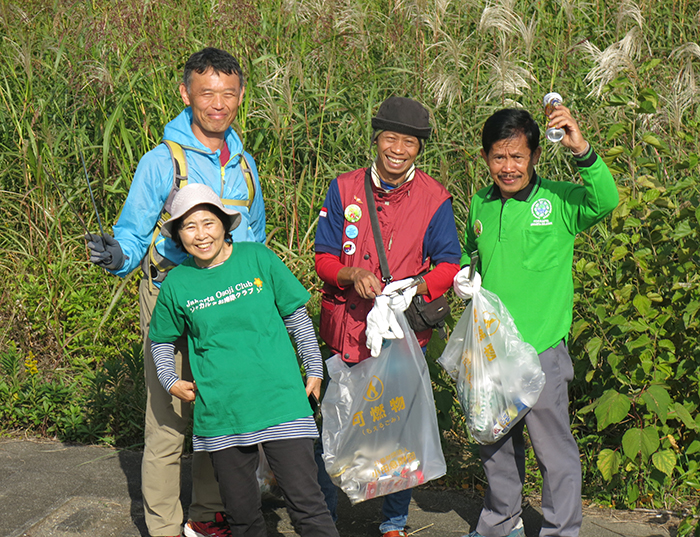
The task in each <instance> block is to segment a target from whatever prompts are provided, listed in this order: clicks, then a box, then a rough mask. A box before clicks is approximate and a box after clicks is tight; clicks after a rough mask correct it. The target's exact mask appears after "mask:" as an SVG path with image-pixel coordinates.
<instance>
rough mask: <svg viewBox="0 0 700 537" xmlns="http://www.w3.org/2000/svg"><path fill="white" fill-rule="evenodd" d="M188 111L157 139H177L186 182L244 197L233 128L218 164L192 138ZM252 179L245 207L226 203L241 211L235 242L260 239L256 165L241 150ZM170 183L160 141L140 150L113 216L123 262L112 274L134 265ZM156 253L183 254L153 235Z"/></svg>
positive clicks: (166, 154) (147, 241)
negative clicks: (123, 197)
mask: <svg viewBox="0 0 700 537" xmlns="http://www.w3.org/2000/svg"><path fill="white" fill-rule="evenodd" d="M191 123H192V110H191V109H190V108H189V107H187V108H185V109H184V110H183V111H182V112H181V113H180V114H179V115H178V116H177V117H176V118H175V119H173V120H172V121H171V122H170V123H168V124H167V125H166V126H165V132H164V134H163V138H164V139H166V140H172V141H174V142H177V143H178V144H180V145H181V146H182V147H183V149H184V150H185V156H186V158H187V168H188V182H190V183H204V184H206V185H209V186H210V187H212V188H213V189H214V192H216V193H217V194H219V196H220V197H221V198H223V199H238V200H247V199H248V186H247V184H246V181H245V177H244V176H243V172H242V171H241V167H240V165H239V164H240V160H241V153H243V143H242V142H241V139H240V138H239V137H238V135H237V134H236V132H235V131H234V130H233V129H232V128H230V127H229V129H228V130H227V131H226V144H227V145H228V148H229V151H230V152H231V158H230V159H229V161H228V162H227V163H226V166H224V167H223V168H222V167H221V164H220V162H219V154H220V151H216V152H215V153H212V152H211V151H210V150H209V149H208V148H207V147H205V146H204V144H202V143H201V142H200V141H199V140H197V138H195V136H194V133H193V132H192V128H191V126H190V125H191ZM246 159H247V160H248V163H249V164H250V167H251V169H252V172H253V178H254V181H255V198H254V200H253V205H252V206H251V208H250V211H248V208H247V207H245V206H236V207H232V208H233V209H235V210H237V211H239V212H240V213H241V216H242V220H241V224H240V225H239V226H238V227H237V228H236V229H235V230H234V231H233V240H234V241H236V242H241V241H250V242H264V241H265V204H264V202H263V196H262V192H261V188H260V179H259V178H258V170H257V168H256V166H255V162H254V161H253V157H251V156H250V155H249V154H248V153H246ZM172 188H173V164H172V161H171V159H170V153H169V151H168V148H167V147H166V146H165V144H159V145H158V146H157V147H155V148H154V149H152V150H151V151H149V152H148V153H146V154H145V155H144V156H143V158H141V160H140V161H139V165H138V167H137V168H136V173H135V174H134V179H133V181H132V182H131V187H130V188H129V195H128V196H127V198H126V202H125V203H124V207H123V208H122V212H121V214H120V215H119V220H118V221H117V223H116V225H115V226H114V228H113V231H114V238H115V239H117V241H118V242H119V246H121V249H122V251H123V252H124V255H125V256H126V261H125V262H124V265H123V266H122V267H121V268H120V269H119V270H116V271H113V273H114V274H116V275H117V276H126V275H127V274H129V273H130V272H131V271H132V270H134V269H135V268H137V267H138V266H139V264H140V263H141V259H142V258H143V256H144V255H145V254H146V250H147V249H148V246H149V245H150V244H151V239H152V237H153V231H154V229H155V226H156V223H157V222H158V218H159V217H160V213H161V210H162V209H163V205H164V204H165V201H166V199H167V198H168V194H170V190H171V189H172ZM156 248H157V249H158V252H159V253H160V254H162V255H163V256H165V257H167V258H168V259H170V260H171V261H173V262H175V263H182V261H184V260H185V258H186V257H187V256H186V254H185V253H183V252H182V251H181V250H179V249H177V248H176V247H175V244H174V243H173V241H172V240H170V239H166V238H165V237H163V236H162V235H158V238H157V239H156Z"/></svg>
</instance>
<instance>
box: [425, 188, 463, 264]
mask: <svg viewBox="0 0 700 537" xmlns="http://www.w3.org/2000/svg"><path fill="white" fill-rule="evenodd" d="M461 255H462V249H461V247H460V245H459V236H458V235H457V225H456V224H455V215H454V212H453V211H452V199H447V200H445V202H444V203H443V204H442V205H440V207H439V208H438V210H437V211H435V214H434V215H433V218H432V219H431V220H430V224H429V225H428V229H427V230H426V231H425V238H424V239H423V259H426V258H428V257H429V258H430V262H431V263H432V264H433V265H437V264H438V263H454V264H455V265H457V264H459V258H460V256H461Z"/></svg>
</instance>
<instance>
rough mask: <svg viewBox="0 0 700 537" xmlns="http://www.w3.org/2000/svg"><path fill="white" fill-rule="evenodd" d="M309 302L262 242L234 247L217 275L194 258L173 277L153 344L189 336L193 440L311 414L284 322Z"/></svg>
mask: <svg viewBox="0 0 700 537" xmlns="http://www.w3.org/2000/svg"><path fill="white" fill-rule="evenodd" d="M308 300H309V293H308V292H307V291H306V289H304V287H303V286H302V285H301V284H300V283H299V281H298V280H297V279H296V278H295V277H294V275H293V274H292V273H291V272H290V271H289V269H288V268H287V267H286V266H285V265H284V263H282V261H280V259H279V258H278V257H277V256H276V255H275V254H274V253H273V252H272V251H270V250H269V249H268V248H266V247H265V246H263V245H261V244H258V243H253V242H241V243H234V245H233V250H232V252H231V256H230V257H229V258H228V259H227V260H226V261H225V262H224V263H223V264H221V265H219V266H216V267H213V268H209V269H202V268H199V267H198V266H197V265H196V264H195V262H194V260H193V259H188V260H187V261H185V262H184V263H182V264H181V265H179V266H178V267H176V268H174V269H173V270H172V271H170V273H169V274H168V277H167V278H166V279H165V281H164V282H163V285H162V287H161V289H160V294H159V295H158V302H157V303H156V306H155V308H154V310H153V318H152V320H151V327H150V333H149V337H150V338H151V340H152V341H154V342H156V343H168V342H173V341H175V340H176V339H177V337H178V336H180V335H181V334H183V333H185V331H186V332H187V336H188V343H189V351H190V358H189V359H190V367H191V369H192V375H193V376H194V379H195V381H196V382H197V400H196V404H195V410H194V434H196V435H199V436H220V435H226V434H239V433H247V432H255V431H260V430H262V429H265V428H267V427H270V426H272V425H278V424H280V423H285V422H288V421H292V420H295V419H298V418H301V417H305V416H310V415H311V409H310V406H309V403H308V401H307V398H306V391H305V389H304V384H303V381H302V378H301V373H300V371H299V365H298V362H297V359H296V353H295V352H294V348H293V347H292V343H291V341H290V339H289V335H288V334H287V330H286V328H285V326H284V322H283V320H282V317H284V316H287V315H290V314H291V313H293V312H294V311H295V310H296V309H297V308H299V307H300V306H303V305H304V304H306V302H307V301H308Z"/></svg>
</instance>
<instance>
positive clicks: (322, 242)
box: [316, 179, 345, 257]
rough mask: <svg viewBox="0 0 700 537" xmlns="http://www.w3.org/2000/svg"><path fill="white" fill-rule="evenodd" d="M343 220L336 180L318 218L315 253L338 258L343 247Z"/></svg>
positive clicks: (329, 189) (332, 182) (332, 183)
mask: <svg viewBox="0 0 700 537" xmlns="http://www.w3.org/2000/svg"><path fill="white" fill-rule="evenodd" d="M344 218H345V216H344V212H343V204H342V202H341V200H340V190H338V180H337V179H333V181H331V186H330V187H329V188H328V194H326V200H325V201H324V202H323V209H321V213H320V215H319V218H318V227H317V228H316V252H317V253H326V254H333V255H337V256H338V257H340V254H341V251H342V247H343V220H344Z"/></svg>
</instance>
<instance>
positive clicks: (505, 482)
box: [476, 341, 582, 537]
mask: <svg viewBox="0 0 700 537" xmlns="http://www.w3.org/2000/svg"><path fill="white" fill-rule="evenodd" d="M539 358H540V363H541V365H542V370H543V371H544V374H545V377H546V382H545V386H544V389H543V390H542V393H541V394H540V398H539V399H538V401H537V403H536V404H535V406H534V407H533V408H532V409H531V410H530V412H528V413H527V414H526V415H525V417H524V418H523V419H522V420H521V421H520V422H519V423H517V424H516V425H515V426H514V427H513V430H512V431H511V432H510V433H509V434H507V435H506V436H505V437H504V438H502V439H501V440H500V441H498V442H496V443H495V444H491V445H487V446H480V452H481V461H482V463H483V465H484V471H485V472H486V477H487V478H488V482H489V486H488V489H487V491H486V495H485V497H484V507H483V509H482V511H481V515H480V516H479V523H478V524H477V526H476V531H477V532H478V533H480V534H481V535H483V536H484V537H504V536H506V535H508V534H509V533H510V532H511V531H512V530H513V529H514V528H515V526H516V524H517V523H518V520H519V518H520V514H521V512H522V505H521V504H522V488H523V483H524V482H525V441H524V439H523V427H524V426H525V425H527V430H528V433H529V435H530V442H531V443H532V449H533V451H534V453H535V457H536V458H537V464H538V466H539V469H540V472H541V474H542V512H543V518H544V520H543V521H542V529H541V531H540V537H550V536H551V537H577V536H578V533H579V529H580V527H581V517H582V514H581V461H580V458H579V452H578V446H577V445H576V441H575V440H574V437H573V436H572V434H571V424H570V422H569V394H568V388H569V382H570V381H571V380H572V379H573V376H574V368H573V364H572V363H571V357H570V356H569V352H568V351H567V349H566V345H565V344H564V342H563V341H562V342H560V343H559V345H557V346H556V347H552V348H550V349H547V350H546V351H544V352H543V353H541V354H540V355H539Z"/></svg>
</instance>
